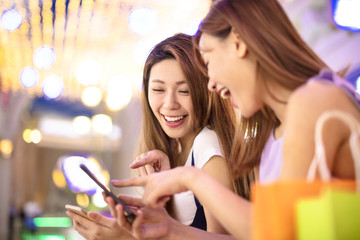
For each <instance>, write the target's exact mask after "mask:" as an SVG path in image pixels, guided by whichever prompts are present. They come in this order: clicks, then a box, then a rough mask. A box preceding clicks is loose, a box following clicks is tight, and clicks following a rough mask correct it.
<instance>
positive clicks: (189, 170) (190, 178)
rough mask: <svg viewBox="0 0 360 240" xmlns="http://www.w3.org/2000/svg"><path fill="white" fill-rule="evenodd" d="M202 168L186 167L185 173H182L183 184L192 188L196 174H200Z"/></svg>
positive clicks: (189, 188)
mask: <svg viewBox="0 0 360 240" xmlns="http://www.w3.org/2000/svg"><path fill="white" fill-rule="evenodd" d="M200 172H201V170H199V169H197V168H195V167H184V168H183V173H182V174H181V176H182V178H181V183H182V185H183V186H184V187H185V188H186V189H188V190H192V187H193V183H194V181H195V179H196V176H198V175H199V174H200Z"/></svg>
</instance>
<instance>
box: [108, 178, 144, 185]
mask: <svg viewBox="0 0 360 240" xmlns="http://www.w3.org/2000/svg"><path fill="white" fill-rule="evenodd" d="M147 181H148V177H146V176H145V177H135V178H128V179H122V180H111V184H112V185H113V186H114V187H130V186H145V185H146V183H147Z"/></svg>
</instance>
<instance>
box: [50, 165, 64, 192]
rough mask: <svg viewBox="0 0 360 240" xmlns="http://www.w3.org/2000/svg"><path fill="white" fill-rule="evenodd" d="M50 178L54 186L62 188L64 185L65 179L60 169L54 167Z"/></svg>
mask: <svg viewBox="0 0 360 240" xmlns="http://www.w3.org/2000/svg"><path fill="white" fill-rule="evenodd" d="M52 180H53V182H54V184H55V186H56V187H58V188H61V189H64V188H65V187H66V180H65V177H64V174H63V173H62V171H61V170H60V169H54V170H53V172H52Z"/></svg>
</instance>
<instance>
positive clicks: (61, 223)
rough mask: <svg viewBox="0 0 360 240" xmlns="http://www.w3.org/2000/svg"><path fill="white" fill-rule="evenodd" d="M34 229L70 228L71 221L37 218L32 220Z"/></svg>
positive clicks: (56, 218) (65, 218) (67, 219)
mask: <svg viewBox="0 0 360 240" xmlns="http://www.w3.org/2000/svg"><path fill="white" fill-rule="evenodd" d="M34 224H35V226H36V227H70V226H71V220H70V218H68V217H38V218H34Z"/></svg>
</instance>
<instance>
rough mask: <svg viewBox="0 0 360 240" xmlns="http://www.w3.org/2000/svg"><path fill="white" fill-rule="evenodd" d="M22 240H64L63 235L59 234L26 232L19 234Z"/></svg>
mask: <svg viewBox="0 0 360 240" xmlns="http://www.w3.org/2000/svg"><path fill="white" fill-rule="evenodd" d="M21 237H22V238H21V239H23V240H34V239H36V240H65V237H63V236H60V235H36V236H34V235H33V234H30V233H26V234H22V235H21Z"/></svg>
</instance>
